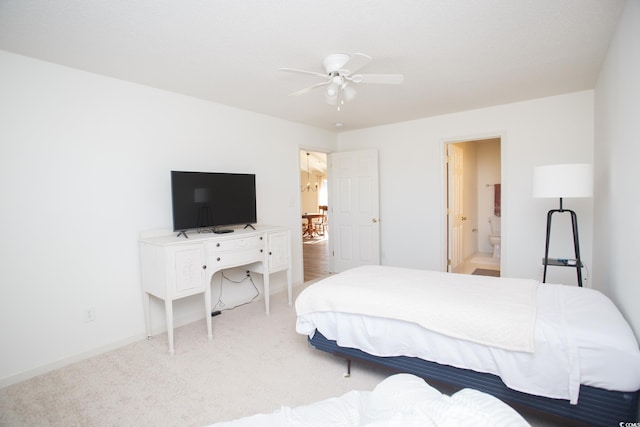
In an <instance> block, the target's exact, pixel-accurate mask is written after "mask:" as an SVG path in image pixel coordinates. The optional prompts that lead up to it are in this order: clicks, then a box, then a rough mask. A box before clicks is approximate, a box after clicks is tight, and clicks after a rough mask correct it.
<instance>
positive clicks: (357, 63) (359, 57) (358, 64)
mask: <svg viewBox="0 0 640 427" xmlns="http://www.w3.org/2000/svg"><path fill="white" fill-rule="evenodd" d="M372 59H373V58H372V57H370V56H369V55H365V54H364V53H354V54H353V55H351V57H350V58H349V60H348V61H347V63H346V64H344V65H343V66H342V69H340V71H341V72H345V71H348V74H354V73H355V72H356V71H358V70H359V69H360V68H362V67H364V66H365V65H367V64H368V63H369V62H371V60H372Z"/></svg>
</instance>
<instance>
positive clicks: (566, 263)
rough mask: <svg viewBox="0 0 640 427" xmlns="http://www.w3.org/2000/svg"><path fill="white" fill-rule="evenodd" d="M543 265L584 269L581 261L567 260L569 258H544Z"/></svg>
mask: <svg viewBox="0 0 640 427" xmlns="http://www.w3.org/2000/svg"><path fill="white" fill-rule="evenodd" d="M542 265H552V266H555V267H574V268H575V267H578V265H580V267H583V266H584V265H583V264H582V262H581V261H578V260H577V259H567V258H542Z"/></svg>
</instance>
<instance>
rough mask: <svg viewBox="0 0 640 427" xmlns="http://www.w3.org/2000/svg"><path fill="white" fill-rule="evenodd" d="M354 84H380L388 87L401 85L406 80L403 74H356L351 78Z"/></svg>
mask: <svg viewBox="0 0 640 427" xmlns="http://www.w3.org/2000/svg"><path fill="white" fill-rule="evenodd" d="M350 80H351V81H353V82H354V83H378V84H387V85H399V84H400V83H402V81H403V80H404V75H402V74H356V75H353V76H351V78H350Z"/></svg>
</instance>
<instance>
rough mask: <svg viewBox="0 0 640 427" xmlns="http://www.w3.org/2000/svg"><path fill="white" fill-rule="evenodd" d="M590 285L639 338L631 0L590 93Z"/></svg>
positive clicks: (638, 42)
mask: <svg viewBox="0 0 640 427" xmlns="http://www.w3.org/2000/svg"><path fill="white" fill-rule="evenodd" d="M595 94H596V97H595V99H596V103H595V118H596V137H595V164H594V171H595V173H594V174H595V214H594V218H595V219H594V221H595V233H594V251H593V253H594V267H593V277H594V287H596V288H598V289H601V290H602V291H604V292H605V293H606V294H607V295H609V296H610V297H611V298H612V299H613V301H614V302H615V303H616V305H617V306H618V307H619V308H620V311H622V314H623V315H624V316H625V317H626V319H627V320H628V321H629V322H630V323H631V326H632V328H633V329H634V332H635V334H636V337H638V338H639V339H640V310H639V307H638V302H639V301H640V283H639V280H638V255H640V198H639V196H640V189H639V187H638V183H640V120H638V118H639V116H638V114H639V113H638V112H639V111H640V1H638V0H630V1H628V2H627V3H626V8H625V10H624V12H623V15H622V17H621V20H620V24H619V27H618V30H617V33H616V36H615V38H614V40H613V42H612V44H611V46H610V48H609V51H608V55H607V58H606V60H605V62H604V65H603V66H602V69H601V71H600V76H599V78H598V84H597V86H596V90H595Z"/></svg>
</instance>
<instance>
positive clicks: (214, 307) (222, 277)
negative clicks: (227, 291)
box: [212, 272, 260, 311]
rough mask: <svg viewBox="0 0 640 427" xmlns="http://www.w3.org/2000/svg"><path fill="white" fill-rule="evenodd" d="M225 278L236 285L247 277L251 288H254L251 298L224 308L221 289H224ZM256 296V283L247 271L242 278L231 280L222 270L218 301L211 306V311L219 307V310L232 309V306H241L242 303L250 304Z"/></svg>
mask: <svg viewBox="0 0 640 427" xmlns="http://www.w3.org/2000/svg"><path fill="white" fill-rule="evenodd" d="M225 279H226V280H227V281H228V282H231V283H234V284H237V285H239V284H242V283H243V282H245V281H246V280H247V279H249V281H250V282H251V285H252V286H253V289H254V290H255V295H253V297H251V299H250V300H249V301H246V302H243V303H241V304H238V305H235V306H233V307H229V308H225V307H226V306H225V304H224V301H223V300H222V291H223V289H224V281H225ZM258 296H260V291H259V290H258V287H257V286H256V284H255V283H254V282H253V278H252V277H251V275H250V274H249V272H247V275H246V276H245V277H244V278H243V279H242V280H233V279H231V278H229V277H227V276H225V274H224V272H222V274H221V277H220V295H218V302H216V304H215V305H214V306H213V309H212V311H216V309H219V311H227V310H233V309H234V308H238V307H242V306H243V305H247V304H251V303H252V302H253V301H255V299H256V298H258Z"/></svg>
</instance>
